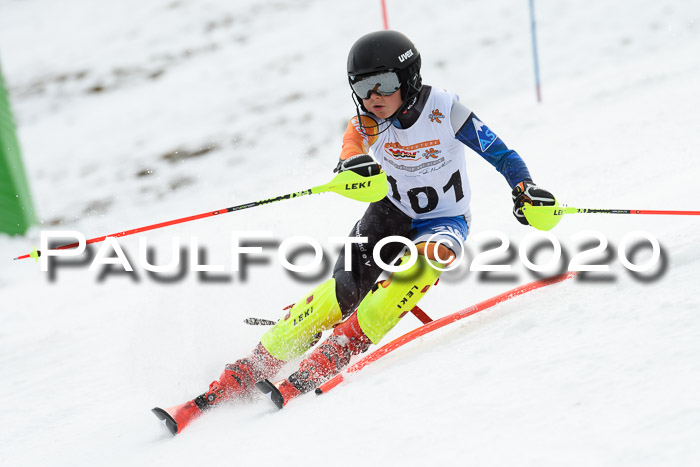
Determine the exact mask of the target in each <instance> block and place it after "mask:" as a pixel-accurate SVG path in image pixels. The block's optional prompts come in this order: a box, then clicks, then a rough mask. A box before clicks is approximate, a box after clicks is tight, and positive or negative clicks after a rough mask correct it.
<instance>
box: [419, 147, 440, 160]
mask: <svg viewBox="0 0 700 467" xmlns="http://www.w3.org/2000/svg"><path fill="white" fill-rule="evenodd" d="M441 152H442V151H440V150H438V149H435V148H430V149H428V150H427V151H425V152H424V153H423V157H425V158H426V159H430V158H431V157H432V158H433V159H437V156H438V154H440V153H441Z"/></svg>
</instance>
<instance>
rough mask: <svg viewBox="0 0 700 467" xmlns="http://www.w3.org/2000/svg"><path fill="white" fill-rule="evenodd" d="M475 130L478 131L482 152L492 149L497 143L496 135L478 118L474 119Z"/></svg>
mask: <svg viewBox="0 0 700 467" xmlns="http://www.w3.org/2000/svg"><path fill="white" fill-rule="evenodd" d="M472 121H473V122H474V129H475V130H476V136H477V138H479V146H480V147H481V152H486V150H487V149H488V148H490V147H491V145H492V144H493V142H494V141H496V138H498V136H496V133H494V132H493V131H491V130H489V127H487V126H486V125H484V123H483V122H481V121H479V119H478V118H473V119H472Z"/></svg>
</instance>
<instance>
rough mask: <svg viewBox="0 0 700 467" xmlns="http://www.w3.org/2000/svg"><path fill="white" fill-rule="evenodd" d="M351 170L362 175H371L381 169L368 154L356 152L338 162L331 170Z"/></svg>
mask: <svg viewBox="0 0 700 467" xmlns="http://www.w3.org/2000/svg"><path fill="white" fill-rule="evenodd" d="M346 170H352V171H353V172H355V173H356V174H358V175H362V176H363V177H371V176H372V175H377V174H378V173H379V172H381V171H382V167H381V166H380V165H379V164H377V161H375V160H374V159H372V156H370V155H368V154H358V155H356V156H352V157H348V158H347V159H345V160H341V161H340V162H338V165H337V166H336V167H335V170H334V171H333V172H345V171H346Z"/></svg>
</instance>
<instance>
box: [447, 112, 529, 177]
mask: <svg viewBox="0 0 700 467" xmlns="http://www.w3.org/2000/svg"><path fill="white" fill-rule="evenodd" d="M450 121H451V124H452V128H453V130H454V132H455V138H457V139H458V140H459V141H461V142H462V143H464V144H465V145H467V146H469V148H470V149H472V150H473V151H474V152H476V153H477V154H479V155H480V156H481V157H483V158H484V159H486V161H488V163H489V164H491V165H492V166H494V167H495V168H496V170H498V171H499V172H500V173H501V175H503V176H504V177H505V179H506V181H507V182H508V185H510V187H511V188H513V187H515V186H516V185H517V184H518V183H520V182H522V181H523V180H530V181H532V177H531V176H530V172H529V171H528V170H527V165H525V162H524V161H523V160H522V158H521V157H520V156H519V155H518V153H517V152H515V151H514V150H512V149H508V147H507V146H506V145H505V143H504V142H503V141H501V138H499V137H498V136H496V134H495V133H494V132H492V131H491V130H490V129H489V128H488V127H487V126H486V125H484V123H483V122H481V120H479V119H478V118H477V116H476V115H474V113H473V112H472V111H471V110H469V109H468V108H467V107H466V106H465V105H464V104H462V103H460V102H459V101H454V103H453V104H452V112H451V116H450Z"/></svg>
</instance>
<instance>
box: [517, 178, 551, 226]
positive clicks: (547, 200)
mask: <svg viewBox="0 0 700 467" xmlns="http://www.w3.org/2000/svg"><path fill="white" fill-rule="evenodd" d="M525 203H527V204H529V205H531V206H554V205H555V204H556V199H555V198H554V195H553V194H551V193H550V192H548V191H547V190H543V189H542V188H540V187H538V186H537V185H535V183H534V182H533V181H532V180H523V181H522V182H520V183H518V184H517V185H515V188H513V204H514V206H513V215H514V216H515V218H516V219H518V222H520V223H521V224H523V225H530V223H529V222H528V221H527V219H526V218H525V214H523V205H524V204H525Z"/></svg>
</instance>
